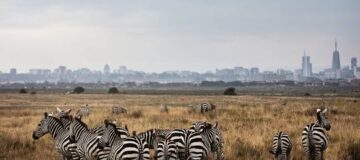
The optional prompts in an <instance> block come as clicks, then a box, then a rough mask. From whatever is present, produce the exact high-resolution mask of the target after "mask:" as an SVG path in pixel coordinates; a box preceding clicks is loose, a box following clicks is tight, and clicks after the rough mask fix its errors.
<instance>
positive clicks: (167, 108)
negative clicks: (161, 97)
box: [160, 104, 169, 113]
mask: <svg viewBox="0 0 360 160" xmlns="http://www.w3.org/2000/svg"><path fill="white" fill-rule="evenodd" d="M160 112H165V113H168V112H169V107H168V106H167V105H164V104H161V105H160Z"/></svg>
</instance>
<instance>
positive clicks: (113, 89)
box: [108, 87, 120, 94]
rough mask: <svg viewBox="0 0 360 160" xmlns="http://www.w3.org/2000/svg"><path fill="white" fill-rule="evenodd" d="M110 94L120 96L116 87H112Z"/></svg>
mask: <svg viewBox="0 0 360 160" xmlns="http://www.w3.org/2000/svg"><path fill="white" fill-rule="evenodd" d="M108 93H109V94H118V93H120V92H119V90H118V89H117V88H116V87H111V88H109V90H108Z"/></svg>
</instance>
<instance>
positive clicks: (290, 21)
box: [0, 0, 360, 72]
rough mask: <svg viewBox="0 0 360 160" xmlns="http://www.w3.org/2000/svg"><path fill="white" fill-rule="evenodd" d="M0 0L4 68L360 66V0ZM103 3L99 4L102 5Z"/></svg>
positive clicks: (1, 65) (0, 48)
mask: <svg viewBox="0 0 360 160" xmlns="http://www.w3.org/2000/svg"><path fill="white" fill-rule="evenodd" d="M290 1H291V0H276V1H271V0H245V1H244V0H233V1H225V0H224V1H222V0H221V1H219V0H143V1H140V0H128V1H125V0H121V1H118V0H113V1H111V0H108V1H90V0H83V1H82V0H76V1H67V2H64V1H63V0H59V1H55V0H54V1H49V0H43V1H41V0H31V1H30V0H22V1H21V0H0V70H1V71H3V72H8V70H9V68H11V67H16V68H18V70H19V71H20V72H27V71H28V69H30V68H50V69H54V68H56V67H57V66H59V65H65V66H67V67H70V68H72V69H78V68H82V67H87V68H90V69H99V70H100V69H102V68H103V66H104V64H106V63H108V64H109V65H110V66H111V68H112V69H114V68H117V67H118V66H119V65H126V66H128V68H131V69H136V70H144V71H155V72H160V71H167V70H178V69H179V70H194V71H201V72H203V71H208V70H212V71H214V70H215V69H216V68H226V67H234V66H243V67H253V66H258V67H260V69H261V70H274V69H276V68H280V67H281V68H288V69H295V68H300V67H301V57H302V55H303V52H304V50H306V52H307V54H308V55H310V56H311V61H312V63H313V67H314V70H315V71H318V70H319V69H323V68H327V67H330V65H331V64H330V63H331V56H332V51H333V50H334V40H335V38H336V39H337V40H338V48H339V51H340V59H341V65H349V63H350V57H353V56H356V57H358V59H359V61H360V1H359V0H352V1H348V0H316V1H314V0H302V1H292V2H290ZM99 2H102V3H99Z"/></svg>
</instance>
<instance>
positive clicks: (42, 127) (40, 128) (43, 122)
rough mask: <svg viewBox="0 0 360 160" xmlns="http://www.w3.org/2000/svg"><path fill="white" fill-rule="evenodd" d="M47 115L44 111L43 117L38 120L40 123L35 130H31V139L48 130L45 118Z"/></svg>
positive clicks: (37, 137) (42, 134)
mask: <svg viewBox="0 0 360 160" xmlns="http://www.w3.org/2000/svg"><path fill="white" fill-rule="evenodd" d="M48 117H49V114H48V113H47V112H45V113H44V118H43V119H41V120H40V123H39V124H38V126H37V127H36V130H35V131H34V132H33V135H32V137H33V139H35V140H37V139H39V138H40V137H42V136H44V135H45V134H46V133H48V132H49V127H48V125H49V122H48V121H47V120H46V119H47V118H48Z"/></svg>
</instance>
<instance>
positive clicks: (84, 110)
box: [77, 104, 90, 117]
mask: <svg viewBox="0 0 360 160" xmlns="http://www.w3.org/2000/svg"><path fill="white" fill-rule="evenodd" d="M77 114H78V115H79V116H81V117H86V116H89V115H90V108H89V105H88V104H86V105H85V106H82V107H80V109H79V111H78V113H77Z"/></svg>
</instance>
